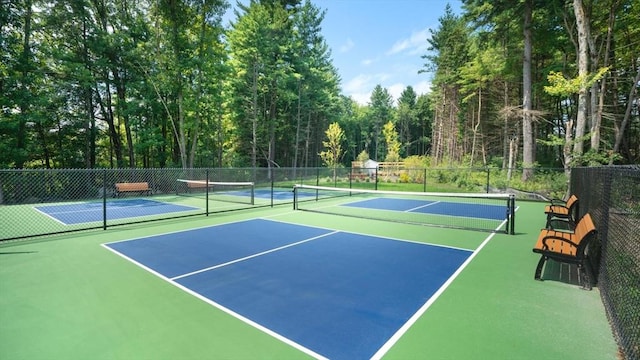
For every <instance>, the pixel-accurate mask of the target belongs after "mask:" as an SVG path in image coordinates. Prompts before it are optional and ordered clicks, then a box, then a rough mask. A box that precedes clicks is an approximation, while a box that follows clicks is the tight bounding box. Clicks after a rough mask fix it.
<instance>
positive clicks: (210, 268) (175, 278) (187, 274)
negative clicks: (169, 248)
mask: <svg viewBox="0 0 640 360" xmlns="http://www.w3.org/2000/svg"><path fill="white" fill-rule="evenodd" d="M339 232H340V231H337V230H336V231H332V232H328V233H326V234H322V235H318V236H314V237H312V238H308V239H304V240H301V241H298V242H294V243H291V244H287V245H283V246H280V247H277V248H273V249H271V250H267V251H263V252H259V253H256V254H253V255H249V256H245V257H243V258H239V259H235V260H232V261H228V262H226V263H222V264H218V265H214V266H210V267H207V268H204V269H200V270H196V271H192V272H190V273H186V274H182V275H178V276H174V277H172V278H169V280H171V281H175V280H180V279H182V278H185V277H188V276H191V275H196V274H200V273H203V272H206V271H209V270H215V269H218V268H221V267H223V266H227V265H231V264H235V263H239V262H241V261H245V260H249V259H252V258H255V257H258V256H262V255H266V254H269V253H272V252H276V251H280V250H284V249H286V248H290V247H292V246H297V245H300V244H304V243H306V242H309V241H313V240H317V239H320V238H323V237H326V236H330V235H333V234H337V233H339Z"/></svg>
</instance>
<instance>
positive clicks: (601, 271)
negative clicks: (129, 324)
mask: <svg viewBox="0 0 640 360" xmlns="http://www.w3.org/2000/svg"><path fill="white" fill-rule="evenodd" d="M571 192H572V193H574V194H575V195H576V196H577V197H578V199H579V201H580V207H579V210H580V215H583V214H585V213H587V212H588V213H590V214H591V216H592V217H593V219H594V222H595V225H596V227H597V229H598V240H599V241H598V242H596V243H595V244H592V245H593V246H591V247H590V249H589V256H590V259H591V261H592V267H593V268H594V269H598V276H597V279H598V287H599V288H600V293H601V296H602V300H603V302H604V305H605V308H606V311H607V314H608V316H609V319H610V321H611V325H612V328H613V330H614V334H615V335H616V338H617V340H618V344H619V345H620V348H621V352H623V353H624V355H625V357H626V358H627V359H640V167H638V166H607V167H590V168H576V169H573V170H572V174H571Z"/></svg>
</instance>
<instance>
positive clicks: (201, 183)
mask: <svg viewBox="0 0 640 360" xmlns="http://www.w3.org/2000/svg"><path fill="white" fill-rule="evenodd" d="M186 183H187V191H188V192H191V190H201V189H205V188H207V187H208V188H209V189H212V188H213V184H211V183H209V182H207V180H191V181H187V182H186Z"/></svg>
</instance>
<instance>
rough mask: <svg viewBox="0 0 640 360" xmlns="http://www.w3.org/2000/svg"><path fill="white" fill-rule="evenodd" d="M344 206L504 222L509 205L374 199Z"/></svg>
mask: <svg viewBox="0 0 640 360" xmlns="http://www.w3.org/2000/svg"><path fill="white" fill-rule="evenodd" d="M343 206H351V207H359V208H365V209H378V210H391V211H406V212H417V213H422V214H432V215H447V216H460V217H469V218H476V219H489V220H504V219H506V218H507V205H506V200H505V205H504V206H501V205H490V204H474V203H456V202H447V201H425V200H412V199H392V198H374V199H367V200H362V201H356V202H352V203H348V204H343Z"/></svg>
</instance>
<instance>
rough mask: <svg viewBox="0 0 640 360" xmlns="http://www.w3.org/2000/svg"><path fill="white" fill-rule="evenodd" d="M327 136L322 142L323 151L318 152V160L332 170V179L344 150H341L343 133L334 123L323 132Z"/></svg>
mask: <svg viewBox="0 0 640 360" xmlns="http://www.w3.org/2000/svg"><path fill="white" fill-rule="evenodd" d="M324 133H325V134H326V135H327V140H326V141H323V142H322V145H323V146H324V148H325V150H324V151H322V152H320V158H322V162H323V163H324V164H325V165H326V166H327V167H330V168H333V178H334V180H335V177H336V167H338V165H339V164H340V160H341V159H342V155H343V154H344V150H343V149H342V142H343V141H344V138H345V137H344V131H343V130H342V128H341V127H340V125H339V124H338V123H336V122H334V123H331V124H330V125H329V128H328V129H327V130H326V131H325V132H324Z"/></svg>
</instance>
